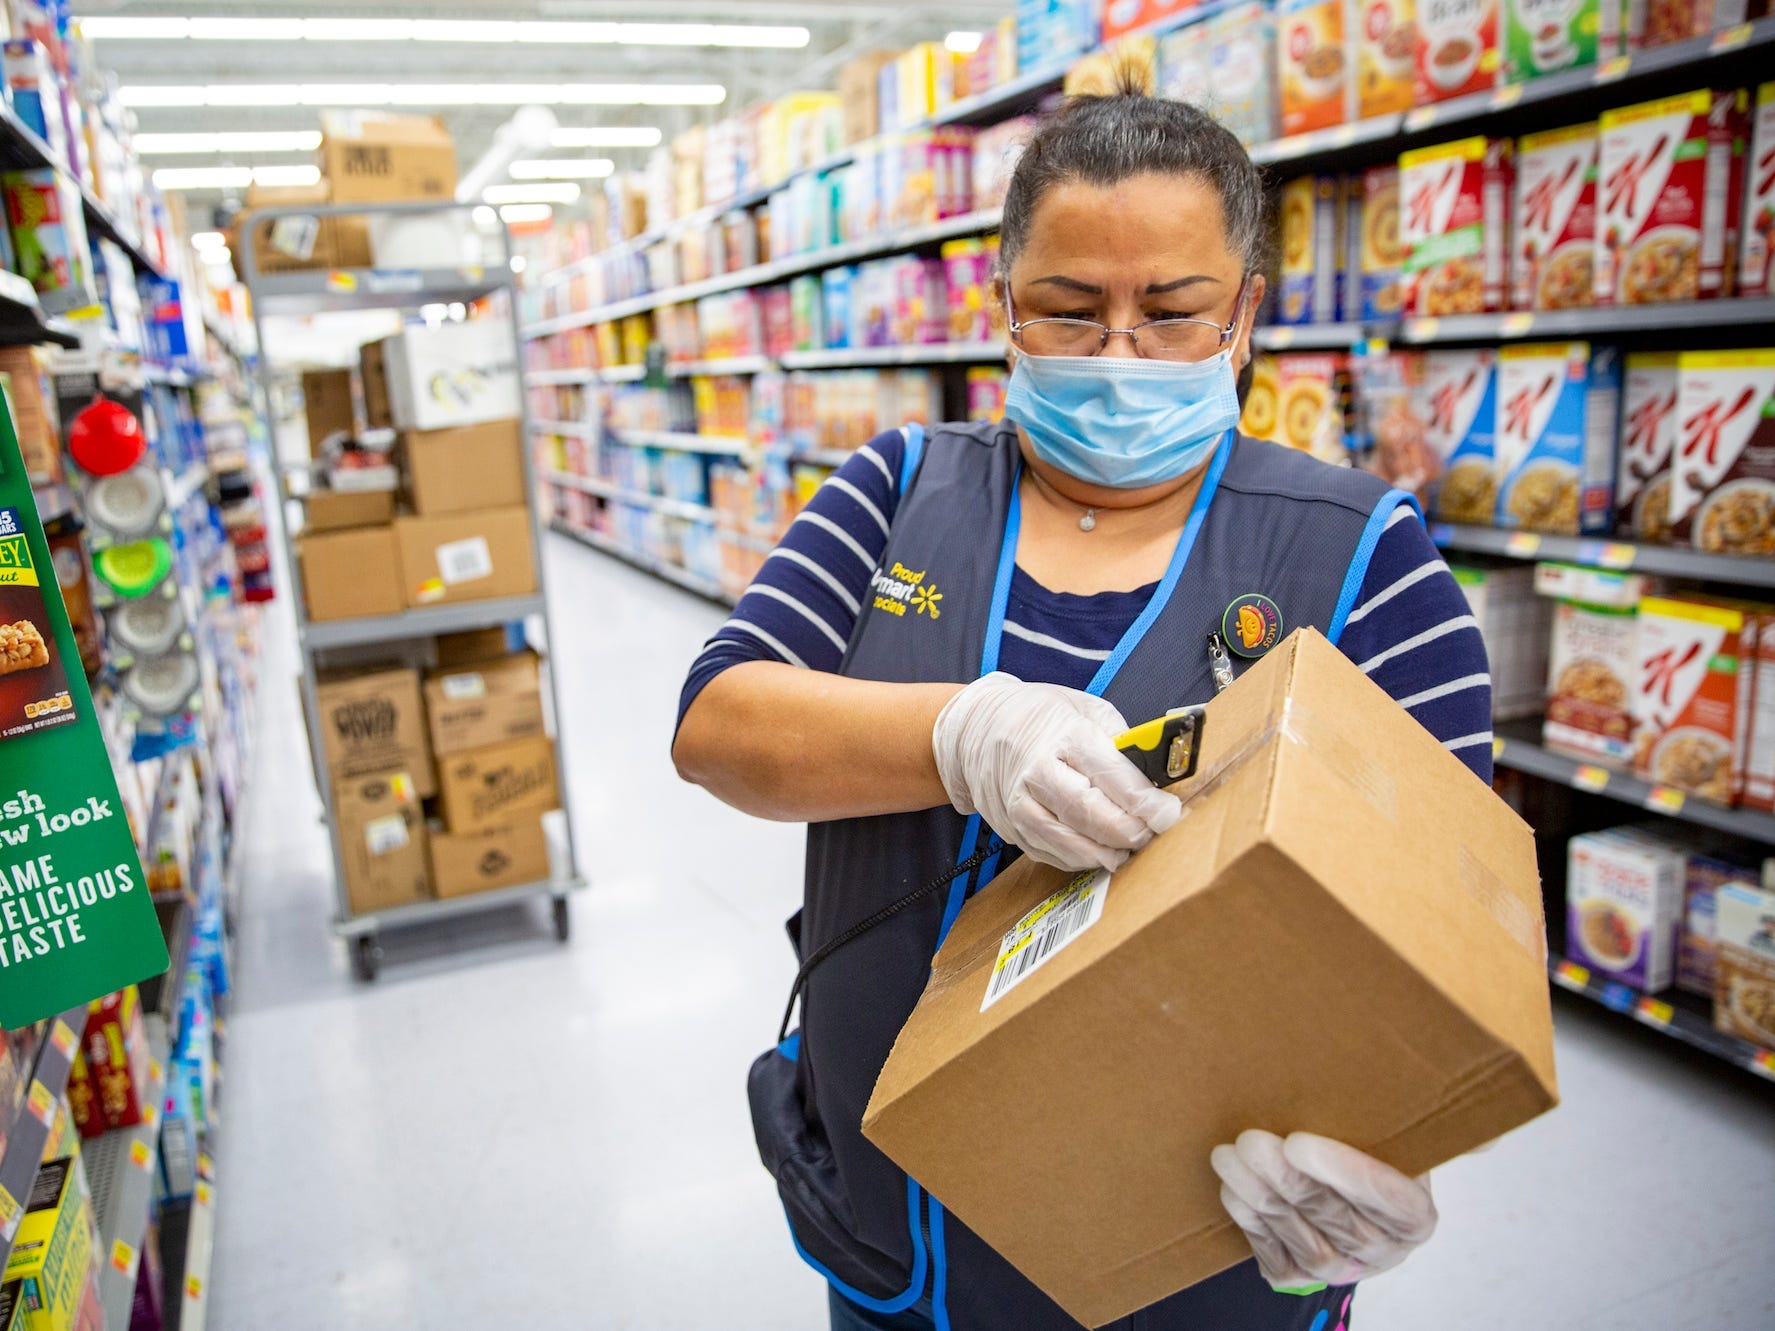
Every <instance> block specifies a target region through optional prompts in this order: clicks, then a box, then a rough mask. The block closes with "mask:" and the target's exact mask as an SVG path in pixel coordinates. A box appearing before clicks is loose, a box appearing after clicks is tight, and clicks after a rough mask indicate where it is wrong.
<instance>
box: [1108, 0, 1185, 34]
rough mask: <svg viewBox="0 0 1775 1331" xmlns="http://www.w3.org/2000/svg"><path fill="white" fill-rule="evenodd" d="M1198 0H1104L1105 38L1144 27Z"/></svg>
mask: <svg viewBox="0 0 1775 1331" xmlns="http://www.w3.org/2000/svg"><path fill="white" fill-rule="evenodd" d="M1195 2H1196V0H1104V4H1103V40H1104V41H1106V42H1107V41H1109V40H1110V39H1111V38H1113V37H1119V36H1121V35H1122V34H1123V33H1124V32H1132V31H1133V30H1134V29H1136V28H1144V27H1145V26H1146V25H1147V24H1149V23H1157V22H1158V21H1159V20H1160V19H1165V18H1170V17H1172V16H1173V15H1175V14H1177V13H1178V12H1179V11H1181V10H1184V9H1188V8H1190V7H1191V6H1192V5H1194V4H1195Z"/></svg>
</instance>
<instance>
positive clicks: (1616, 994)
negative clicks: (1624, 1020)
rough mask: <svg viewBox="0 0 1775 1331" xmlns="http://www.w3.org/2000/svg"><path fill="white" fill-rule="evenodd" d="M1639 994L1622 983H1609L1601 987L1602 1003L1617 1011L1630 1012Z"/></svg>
mask: <svg viewBox="0 0 1775 1331" xmlns="http://www.w3.org/2000/svg"><path fill="white" fill-rule="evenodd" d="M1638 998H1639V995H1638V994H1636V993H1634V992H1633V990H1631V989H1629V988H1628V987H1627V986H1626V985H1624V984H1618V983H1610V984H1605V985H1604V986H1603V987H1602V1001H1603V1003H1604V1004H1605V1005H1606V1006H1608V1007H1612V1008H1614V1009H1615V1011H1617V1012H1631V1011H1633V1007H1634V1004H1635V1002H1636V1001H1637V1000H1638Z"/></svg>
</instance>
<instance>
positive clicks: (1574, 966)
mask: <svg viewBox="0 0 1775 1331" xmlns="http://www.w3.org/2000/svg"><path fill="white" fill-rule="evenodd" d="M1554 975H1555V977H1556V978H1557V979H1559V980H1560V981H1561V982H1562V983H1564V984H1567V985H1570V986H1571V987H1572V988H1574V989H1582V988H1583V987H1584V986H1585V985H1587V984H1589V983H1590V971H1589V970H1588V969H1587V968H1585V967H1583V966H1580V965H1579V964H1578V963H1577V962H1575V961H1562V962H1560V963H1559V968H1558V969H1557V970H1556V971H1555V972H1554Z"/></svg>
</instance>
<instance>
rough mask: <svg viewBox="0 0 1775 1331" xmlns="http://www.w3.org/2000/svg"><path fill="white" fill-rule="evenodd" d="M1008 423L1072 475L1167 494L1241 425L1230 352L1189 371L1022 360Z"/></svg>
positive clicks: (1139, 363) (1112, 359)
mask: <svg viewBox="0 0 1775 1331" xmlns="http://www.w3.org/2000/svg"><path fill="white" fill-rule="evenodd" d="M1005 418H1006V419H1007V420H1011V421H1015V422H1016V423H1017V424H1018V425H1021V426H1022V427H1023V430H1024V433H1026V434H1027V435H1028V436H1029V442H1030V445H1031V446H1032V447H1033V448H1034V449H1035V455H1036V456H1037V457H1038V458H1040V459H1041V460H1042V461H1043V462H1046V463H1047V464H1048V465H1049V466H1052V467H1058V468H1059V469H1060V470H1061V471H1063V472H1065V473H1066V474H1067V475H1068V476H1072V477H1075V478H1077V479H1078V480H1081V481H1089V482H1091V483H1092V484H1093V485H1102V486H1106V487H1108V488H1110V489H1113V490H1137V489H1139V488H1140V487H1142V486H1146V485H1162V484H1163V483H1164V482H1166V481H1174V480H1176V479H1177V478H1178V477H1180V476H1184V475H1187V474H1188V473H1189V472H1191V471H1193V470H1194V469H1195V468H1197V467H1199V466H1201V465H1202V464H1203V463H1204V462H1206V461H1207V460H1208V459H1209V457H1210V456H1211V455H1212V454H1213V452H1214V449H1215V446H1216V445H1217V444H1218V443H1219V442H1220V440H1221V437H1222V436H1223V435H1225V434H1226V432H1227V431H1228V430H1230V429H1232V428H1233V427H1234V426H1235V425H1237V424H1238V423H1239V389H1238V383H1237V380H1236V379H1235V377H1234V375H1233V352H1232V348H1231V347H1228V348H1227V349H1226V350H1225V351H1222V352H1220V353H1219V354H1218V355H1215V356H1211V357H1209V358H1208V359H1207V360H1204V361H1193V362H1188V363H1180V362H1178V361H1163V360H1144V359H1133V358H1129V357H1125V356H1029V355H1023V356H1019V357H1017V366H1016V368H1015V369H1014V370H1012V371H1011V382H1010V386H1009V388H1008V389H1007V390H1006V392H1005Z"/></svg>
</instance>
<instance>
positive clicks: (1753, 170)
mask: <svg viewBox="0 0 1775 1331" xmlns="http://www.w3.org/2000/svg"><path fill="white" fill-rule="evenodd" d="M1744 174H1745V176H1746V178H1747V184H1748V188H1747V190H1746V198H1745V202H1744V219H1743V220H1744V242H1743V244H1742V246H1740V258H1739V263H1738V294H1739V295H1740V296H1766V295H1768V294H1769V293H1770V292H1771V291H1772V290H1775V275H1772V274H1771V271H1770V270H1771V268H1775V83H1765V84H1764V85H1763V86H1762V87H1760V88H1758V89H1757V108H1756V120H1755V123H1754V125H1753V126H1752V129H1751V133H1750V158H1749V160H1748V161H1747V162H1746V163H1745V172H1744Z"/></svg>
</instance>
